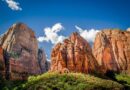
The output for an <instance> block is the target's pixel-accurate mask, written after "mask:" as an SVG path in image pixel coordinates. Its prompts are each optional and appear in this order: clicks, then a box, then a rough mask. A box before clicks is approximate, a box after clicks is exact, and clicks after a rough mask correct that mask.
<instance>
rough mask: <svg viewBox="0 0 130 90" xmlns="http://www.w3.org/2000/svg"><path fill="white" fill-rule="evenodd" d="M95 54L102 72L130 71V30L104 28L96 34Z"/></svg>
mask: <svg viewBox="0 0 130 90" xmlns="http://www.w3.org/2000/svg"><path fill="white" fill-rule="evenodd" d="M93 54H94V56H95V58H96V60H97V62H98V64H99V66H100V69H101V70H102V72H104V73H106V72H107V71H115V72H125V73H128V72H130V69H129V68H130V32H129V31H121V30H103V31H101V32H99V33H98V34H97V35H96V39H95V42H94V46H93Z"/></svg>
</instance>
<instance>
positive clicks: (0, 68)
mask: <svg viewBox="0 0 130 90" xmlns="http://www.w3.org/2000/svg"><path fill="white" fill-rule="evenodd" d="M3 54H4V52H3V49H2V47H0V75H1V76H2V78H5V77H4V76H5V64H4V57H3Z"/></svg>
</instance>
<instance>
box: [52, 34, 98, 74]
mask: <svg viewBox="0 0 130 90" xmlns="http://www.w3.org/2000/svg"><path fill="white" fill-rule="evenodd" d="M51 61H52V62H51V68H50V71H59V72H61V73H63V72H83V73H92V72H95V71H96V70H97V69H98V68H97V67H98V64H97V62H96V60H95V58H94V56H93V55H92V50H91V47H90V45H89V44H88V42H87V41H86V40H85V39H83V38H82V37H81V36H80V35H79V34H78V33H73V34H72V35H71V36H70V37H69V38H68V39H65V40H64V42H63V43H58V44H57V45H56V46H55V47H54V48H53V50H52V53H51Z"/></svg>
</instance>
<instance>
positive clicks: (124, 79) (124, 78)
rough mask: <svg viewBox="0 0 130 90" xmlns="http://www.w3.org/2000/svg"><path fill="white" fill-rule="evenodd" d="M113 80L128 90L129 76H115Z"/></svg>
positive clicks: (129, 86) (129, 85) (129, 87)
mask: <svg viewBox="0 0 130 90" xmlns="http://www.w3.org/2000/svg"><path fill="white" fill-rule="evenodd" d="M115 78H116V79H117V81H118V82H119V83H121V84H123V85H124V86H125V88H126V90H130V76H128V75H126V74H116V75H115Z"/></svg>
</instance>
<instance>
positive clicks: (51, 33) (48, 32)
mask: <svg viewBox="0 0 130 90" xmlns="http://www.w3.org/2000/svg"><path fill="white" fill-rule="evenodd" d="M63 29H64V27H63V26H62V25H61V23H56V24H55V25H53V26H52V27H46V28H45V29H44V33H45V36H41V37H38V41H39V42H44V41H46V42H49V41H50V42H51V43H52V44H57V43H58V42H62V41H63V40H64V39H65V38H66V37H65V36H62V35H58V32H60V31H61V30H63Z"/></svg>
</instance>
